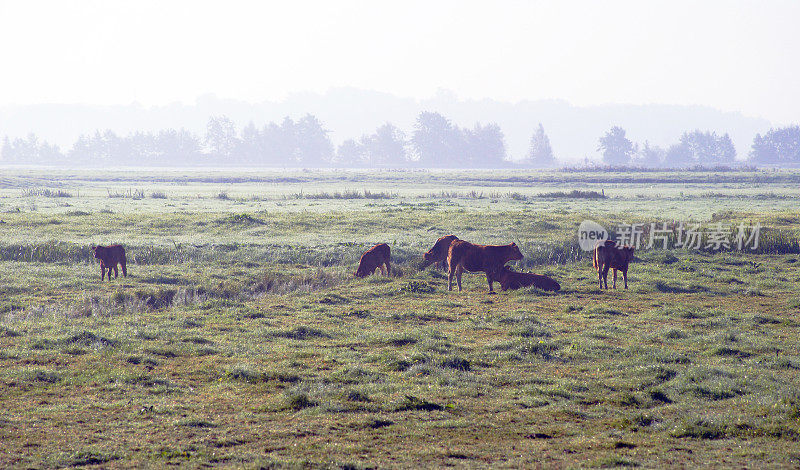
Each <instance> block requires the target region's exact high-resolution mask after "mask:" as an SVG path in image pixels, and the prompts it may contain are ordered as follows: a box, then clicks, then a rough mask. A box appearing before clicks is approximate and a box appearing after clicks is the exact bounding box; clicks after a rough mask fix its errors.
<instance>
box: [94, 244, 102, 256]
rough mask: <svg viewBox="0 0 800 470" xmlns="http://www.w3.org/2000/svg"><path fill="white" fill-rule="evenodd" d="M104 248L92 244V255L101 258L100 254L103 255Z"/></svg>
mask: <svg viewBox="0 0 800 470" xmlns="http://www.w3.org/2000/svg"><path fill="white" fill-rule="evenodd" d="M102 248H103V247H102V246H92V256H94V257H95V258H100V256H102V251H103V250H102Z"/></svg>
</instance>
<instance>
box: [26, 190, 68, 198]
mask: <svg viewBox="0 0 800 470" xmlns="http://www.w3.org/2000/svg"><path fill="white" fill-rule="evenodd" d="M22 196H23V197H37V196H39V197H72V193H70V192H68V191H64V190H63V189H58V190H56V189H50V188H27V189H23V190H22Z"/></svg>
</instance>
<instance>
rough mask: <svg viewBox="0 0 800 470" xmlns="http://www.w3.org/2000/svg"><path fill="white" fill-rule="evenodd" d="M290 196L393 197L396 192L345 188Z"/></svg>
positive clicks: (296, 197) (307, 197)
mask: <svg viewBox="0 0 800 470" xmlns="http://www.w3.org/2000/svg"><path fill="white" fill-rule="evenodd" d="M290 197H291V198H292V199H393V198H396V197H397V194H395V193H387V192H385V191H381V192H374V191H369V190H367V189H365V190H364V191H363V192H359V191H352V190H345V191H335V192H333V193H329V192H326V191H322V192H318V193H312V194H306V193H303V192H302V191H301V192H299V193H295V194H292V195H291V196H290Z"/></svg>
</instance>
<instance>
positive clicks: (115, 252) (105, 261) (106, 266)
mask: <svg viewBox="0 0 800 470" xmlns="http://www.w3.org/2000/svg"><path fill="white" fill-rule="evenodd" d="M92 255H93V256H94V257H95V258H97V259H99V260H100V280H101V281H102V280H103V278H104V277H105V275H106V271H108V280H109V281H110V280H111V270H112V269H113V270H114V279H116V278H117V276H118V275H119V271H118V270H117V264H119V266H120V267H121V268H122V275H123V276H125V277H128V270H127V269H126V268H125V264H126V263H127V259H126V258H125V248H123V246H122V245H111V246H93V247H92Z"/></svg>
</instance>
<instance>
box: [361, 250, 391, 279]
mask: <svg viewBox="0 0 800 470" xmlns="http://www.w3.org/2000/svg"><path fill="white" fill-rule="evenodd" d="M391 260H392V254H391V250H390V249H389V245H387V244H386V243H380V244H377V245H375V246H373V247H372V248H370V249H369V250H367V251H365V252H364V254H363V255H361V260H359V262H358V269H357V270H356V272H355V273H354V274H353V275H354V276H356V277H367V276H369V275H370V274H372V273H374V272H375V269H377V268H381V274H386V275H387V276H388V275H390V274H391V267H390V266H389V263H390V262H391ZM384 265H386V272H385V273H384V270H383V266H384Z"/></svg>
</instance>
